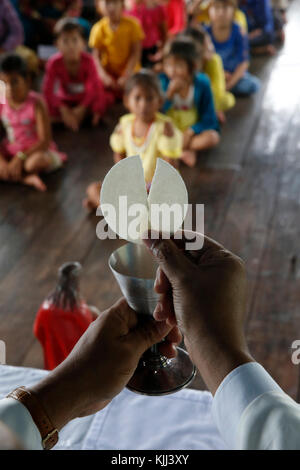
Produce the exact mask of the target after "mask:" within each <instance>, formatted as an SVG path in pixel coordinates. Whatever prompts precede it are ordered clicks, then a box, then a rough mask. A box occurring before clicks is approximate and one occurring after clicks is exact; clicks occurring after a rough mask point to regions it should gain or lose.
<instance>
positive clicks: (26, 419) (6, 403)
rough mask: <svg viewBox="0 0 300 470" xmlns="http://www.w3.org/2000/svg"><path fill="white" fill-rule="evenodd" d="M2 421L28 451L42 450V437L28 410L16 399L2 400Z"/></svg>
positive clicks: (0, 414) (0, 416) (0, 418)
mask: <svg viewBox="0 0 300 470" xmlns="http://www.w3.org/2000/svg"><path fill="white" fill-rule="evenodd" d="M0 421H2V422H3V423H4V424H6V426H7V427H8V428H9V429H10V430H11V431H12V432H13V433H14V434H15V435H16V437H17V438H18V439H19V441H20V443H21V444H22V447H23V448H24V449H27V450H42V443H41V435H40V432H39V430H38V428H37V426H36V425H35V423H34V421H33V419H32V417H31V414H30V413H29V411H28V410H27V408H26V407H25V406H24V405H22V403H20V402H19V401H17V400H15V399H14V398H3V399H2V400H0Z"/></svg>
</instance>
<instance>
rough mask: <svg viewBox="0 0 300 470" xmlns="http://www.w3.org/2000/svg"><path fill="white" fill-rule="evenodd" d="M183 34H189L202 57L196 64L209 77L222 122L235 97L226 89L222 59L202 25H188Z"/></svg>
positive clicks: (233, 103) (216, 107) (217, 111)
mask: <svg viewBox="0 0 300 470" xmlns="http://www.w3.org/2000/svg"><path fill="white" fill-rule="evenodd" d="M184 34H185V35H186V36H190V37H191V38H192V39H193V40H194V41H195V43H196V47H197V49H198V56H199V57H201V58H202V60H201V63H200V64H198V65H199V68H200V70H202V71H203V72H204V73H206V75H208V77H209V79H210V85H211V89H212V93H213V98H214V104H215V109H216V113H217V116H218V119H219V121H220V122H221V123H224V122H225V121H226V118H225V114H224V113H225V111H228V110H229V109H230V108H232V107H233V106H234V105H235V97H234V96H233V94H232V93H230V91H227V90H226V80H225V73H224V68H223V62H222V59H221V57H220V56H219V55H218V54H216V52H215V48H214V45H213V43H212V41H211V39H210V37H209V35H208V34H207V33H206V31H205V30H204V28H203V27H202V26H200V25H197V26H194V27H189V28H187V29H186V30H185V32H184Z"/></svg>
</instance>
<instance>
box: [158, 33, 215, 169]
mask: <svg viewBox="0 0 300 470" xmlns="http://www.w3.org/2000/svg"><path fill="white" fill-rule="evenodd" d="M197 59H198V51H197V48H196V45H195V43H194V41H193V40H192V39H191V38H189V37H178V38H177V39H175V40H174V41H172V42H171V43H170V44H168V46H167V48H166V50H165V57H164V72H165V73H162V74H160V80H161V84H162V88H163V91H164V93H165V102H164V106H163V111H164V112H165V113H166V114H167V115H168V116H169V117H171V118H172V119H173V121H174V123H175V125H176V126H177V127H178V128H179V129H180V130H181V131H182V132H183V133H184V134H183V135H184V138H183V154H182V157H181V159H182V160H183V162H184V163H186V164H187V165H189V166H194V165H195V164H196V157H197V151H200V150H206V149H209V148H212V147H215V146H216V145H217V144H218V143H219V140H220V136H219V132H218V131H219V124H218V119H217V116H216V113H215V108H214V102H213V96H212V91H211V87H210V82H209V78H208V77H207V76H206V75H204V74H203V73H200V72H197Z"/></svg>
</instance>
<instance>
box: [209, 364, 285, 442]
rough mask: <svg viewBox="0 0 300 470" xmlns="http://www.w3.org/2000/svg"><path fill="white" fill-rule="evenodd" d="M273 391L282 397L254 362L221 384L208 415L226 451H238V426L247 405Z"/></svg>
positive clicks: (276, 387) (271, 380) (242, 366)
mask: <svg viewBox="0 0 300 470" xmlns="http://www.w3.org/2000/svg"><path fill="white" fill-rule="evenodd" d="M273 391H277V392H279V393H281V394H283V395H285V394H284V392H283V391H282V390H281V388H280V387H279V385H278V384H277V383H276V382H275V381H274V380H273V379H272V377H271V376H270V375H269V374H268V373H267V371H266V370H265V369H264V368H263V367H262V366H261V365H260V364H258V363H257V362H248V363H246V364H243V365H241V366H239V367H237V368H236V369H234V370H233V371H232V372H230V374H228V375H227V376H226V377H225V378H224V380H223V381H222V382H221V384H220V386H219V387H218V389H217V391H216V393H215V396H214V399H213V405H212V414H213V417H214V420H215V422H216V425H217V427H218V429H219V431H220V434H221V436H222V437H223V439H224V441H225V442H226V443H227V444H228V446H229V448H230V449H238V448H241V447H240V445H241V443H240V440H239V432H240V422H241V418H242V415H243V413H244V411H245V410H246V408H247V407H248V405H250V403H252V402H253V401H254V400H255V399H256V398H257V397H259V396H260V395H263V394H265V393H267V392H273Z"/></svg>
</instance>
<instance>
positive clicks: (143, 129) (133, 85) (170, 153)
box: [84, 69, 183, 208]
mask: <svg viewBox="0 0 300 470" xmlns="http://www.w3.org/2000/svg"><path fill="white" fill-rule="evenodd" d="M162 103H163V100H162V96H161V89H160V84H159V81H158V78H157V76H156V75H155V74H154V72H152V71H151V70H148V69H147V70H144V69H143V70H141V71H140V72H138V73H136V74H135V75H133V76H132V77H131V78H130V79H129V80H128V81H127V83H126V85H125V91H124V104H125V106H126V108H127V109H128V110H129V111H130V114H126V115H125V116H122V117H121V118H120V120H119V123H118V125H117V127H116V128H115V130H114V132H113V133H112V135H111V137H110V145H111V148H112V150H113V151H114V162H115V163H116V162H118V161H120V160H122V159H123V158H126V157H130V156H133V155H140V157H141V159H142V162H143V168H144V176H145V182H146V186H147V189H148V190H149V188H150V185H151V181H152V178H153V176H154V172H155V167H156V161H157V158H163V159H164V160H166V161H167V162H168V163H170V164H171V165H173V166H174V167H175V168H176V167H177V166H178V161H179V160H178V159H179V158H180V157H181V154H182V144H183V135H182V133H181V131H180V130H179V129H177V128H176V127H175V126H174V125H173V123H172V120H171V119H170V118H169V117H167V116H164V115H163V114H161V113H159V109H160V108H161V106H162ZM133 184H134V181H133ZM100 188H101V183H92V184H91V185H90V186H89V187H88V188H87V199H85V201H84V205H85V206H86V207H88V208H96V207H98V206H99V193H100Z"/></svg>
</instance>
